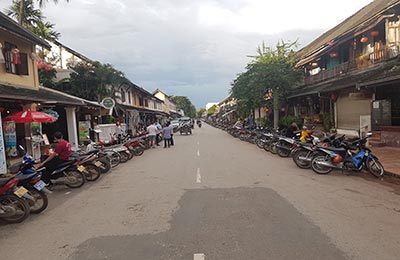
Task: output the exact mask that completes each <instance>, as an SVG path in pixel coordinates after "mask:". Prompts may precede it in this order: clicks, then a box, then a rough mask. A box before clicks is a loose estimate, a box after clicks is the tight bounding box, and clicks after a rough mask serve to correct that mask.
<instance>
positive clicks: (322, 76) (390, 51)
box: [304, 44, 400, 85]
mask: <svg viewBox="0 0 400 260" xmlns="http://www.w3.org/2000/svg"><path fill="white" fill-rule="evenodd" d="M399 54H400V45H399V44H397V45H393V46H384V47H383V48H382V49H379V50H375V51H373V52H370V53H366V54H363V55H360V56H358V57H356V58H355V59H354V60H351V61H348V62H345V63H342V64H339V65H338V66H336V67H334V68H332V69H329V70H322V71H321V72H320V73H318V74H316V75H313V76H306V77H305V78H304V83H305V84H306V85H312V84H316V83H318V82H323V81H325V80H329V79H333V78H336V77H339V76H340V75H343V74H344V73H347V72H350V71H356V70H362V69H366V68H369V67H371V66H373V65H374V64H377V63H380V62H384V61H387V60H389V59H392V58H395V57H397V56H399Z"/></svg>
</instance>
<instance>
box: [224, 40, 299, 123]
mask: <svg viewBox="0 0 400 260" xmlns="http://www.w3.org/2000/svg"><path fill="white" fill-rule="evenodd" d="M294 47H296V42H294V43H290V42H284V41H279V42H278V43H277V45H276V47H275V48H270V47H267V46H265V44H264V43H263V44H262V45H261V46H259V47H258V48H257V55H256V56H252V57H251V58H252V61H251V62H250V63H249V64H248V65H247V66H246V71H245V72H243V73H241V74H239V76H238V77H237V78H236V79H235V80H234V82H233V83H232V89H231V92H232V95H233V97H235V98H236V99H237V100H238V110H239V115H240V116H242V117H245V116H247V115H248V114H249V113H250V112H251V111H253V110H254V109H255V108H259V107H260V106H271V98H272V101H273V110H274V127H275V128H277V127H278V123H279V103H280V101H281V100H282V98H284V97H285V96H287V94H288V93H289V92H290V90H291V88H292V87H293V86H295V85H296V84H297V83H298V82H299V80H300V79H301V71H300V70H298V69H296V68H295V66H294V65H295V59H294V51H293V48H294ZM266 93H271V94H272V96H268V95H267V96H266V95H265V94H266Z"/></svg>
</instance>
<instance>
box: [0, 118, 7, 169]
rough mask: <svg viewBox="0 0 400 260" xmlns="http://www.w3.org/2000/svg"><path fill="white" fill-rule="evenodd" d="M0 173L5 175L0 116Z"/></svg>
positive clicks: (4, 154)
mask: <svg viewBox="0 0 400 260" xmlns="http://www.w3.org/2000/svg"><path fill="white" fill-rule="evenodd" d="M0 173H7V163H6V150H5V147H4V142H3V126H2V123H1V114H0Z"/></svg>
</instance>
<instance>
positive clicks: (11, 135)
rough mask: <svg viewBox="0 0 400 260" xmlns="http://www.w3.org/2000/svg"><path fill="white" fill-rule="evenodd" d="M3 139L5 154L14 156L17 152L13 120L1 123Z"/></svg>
mask: <svg viewBox="0 0 400 260" xmlns="http://www.w3.org/2000/svg"><path fill="white" fill-rule="evenodd" d="M3 128H4V140H5V142H6V143H5V146H6V153H7V156H11V157H16V156H18V152H17V131H16V130H15V129H16V128H15V122H14V121H7V122H4V123H3Z"/></svg>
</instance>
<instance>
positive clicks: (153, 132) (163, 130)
mask: <svg viewBox="0 0 400 260" xmlns="http://www.w3.org/2000/svg"><path fill="white" fill-rule="evenodd" d="M146 130H147V132H148V134H149V137H150V145H151V147H152V148H155V147H156V146H160V142H161V141H162V140H164V148H167V147H168V148H170V147H171V146H173V145H174V139H173V131H172V127H171V126H170V123H169V122H167V123H165V124H164V125H163V126H161V124H160V123H159V122H154V123H152V124H151V125H149V126H148V127H147V129H146Z"/></svg>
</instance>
